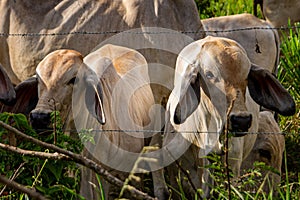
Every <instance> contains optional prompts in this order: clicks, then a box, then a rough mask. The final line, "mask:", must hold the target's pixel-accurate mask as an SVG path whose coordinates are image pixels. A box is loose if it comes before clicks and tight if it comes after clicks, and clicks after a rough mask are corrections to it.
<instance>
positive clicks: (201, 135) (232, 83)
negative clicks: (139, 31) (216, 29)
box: [163, 36, 295, 199]
mask: <svg viewBox="0 0 300 200" xmlns="http://www.w3.org/2000/svg"><path fill="white" fill-rule="evenodd" d="M252 99H253V100H254V101H255V102H254V101H253V100H252ZM256 103H257V104H259V105H262V106H264V107H266V108H269V109H271V110H275V111H277V112H278V113H280V114H283V115H292V114H293V113H294V112H295V102H294V100H293V99H292V97H291V96H290V95H289V93H288V92H287V91H286V90H285V89H284V88H283V87H282V85H281V84H280V83H279V81H278V80H277V79H276V78H275V77H274V76H273V75H272V74H271V73H270V72H269V71H268V70H265V69H263V68H261V67H259V66H257V65H254V64H251V62H250V61H249V59H248V57H247V54H246V52H245V50H244V49H243V47H242V46H241V45H239V44H238V43H237V42H235V41H233V40H230V39H226V38H219V37H211V36H208V37H206V38H205V39H202V40H198V41H195V42H193V43H191V44H190V45H188V46H186V47H185V48H184V49H183V50H182V51H181V53H180V54H179V56H178V59H177V63H176V71H175V79H174V89H173V91H172V93H171V95H170V98H169V100H168V103H167V111H166V120H167V121H166V128H165V138H164V144H163V148H165V149H166V151H168V154H166V155H164V159H165V160H167V159H169V160H172V159H173V161H175V160H176V158H179V159H178V160H177V161H176V162H177V163H178V164H180V165H181V167H180V168H181V169H183V170H186V171H188V174H189V175H188V176H189V177H190V178H189V179H186V178H183V177H184V176H185V175H181V177H182V178H181V179H180V180H179V181H180V182H181V185H182V187H183V189H184V191H185V192H186V193H185V194H186V195H187V196H188V199H193V198H194V194H195V191H194V190H193V188H194V189H197V188H202V189H204V192H205V193H204V195H205V196H206V195H207V194H208V190H207V185H206V184H207V182H206V181H209V180H208V173H206V172H205V171H203V166H204V163H205V162H206V161H205V160H204V159H202V158H203V156H205V155H206V154H207V153H209V152H211V151H219V150H220V143H219V135H220V134H221V133H222V132H223V130H224V126H225V123H226V122H227V120H226V117H227V115H228V116H229V119H228V124H229V126H228V128H229V131H231V132H257V131H258V121H259V119H258V116H259V106H258V105H257V104H256ZM173 132H175V133H173ZM246 137H252V138H251V139H249V138H248V139H246ZM255 138H256V135H254V134H248V135H246V136H244V137H238V138H236V137H234V138H231V141H230V145H229V164H230V167H231V168H232V170H233V172H234V173H235V175H237V176H239V174H240V167H241V163H242V161H243V160H244V159H245V158H246V157H247V156H248V154H249V153H250V151H251V149H252V147H253V145H254V142H255ZM186 149H187V151H185V150H186ZM167 171H168V175H169V177H170V178H171V180H170V184H171V185H172V187H175V188H178V182H176V175H177V174H178V170H177V166H176V165H175V164H174V163H173V164H172V165H171V166H170V167H168V168H167ZM173 198H178V196H176V194H175V193H174V196H173Z"/></svg>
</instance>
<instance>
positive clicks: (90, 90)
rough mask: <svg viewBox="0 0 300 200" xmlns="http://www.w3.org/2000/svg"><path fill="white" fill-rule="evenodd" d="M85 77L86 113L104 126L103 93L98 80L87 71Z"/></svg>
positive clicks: (92, 73) (93, 74)
mask: <svg viewBox="0 0 300 200" xmlns="http://www.w3.org/2000/svg"><path fill="white" fill-rule="evenodd" d="M89 71H90V72H89V73H88V75H86V76H85V81H86V94H85V103H86V107H87V109H88V111H89V112H90V113H91V114H92V115H93V116H94V117H95V118H96V119H97V121H98V122H99V123H100V124H102V125H103V124H105V122H106V120H105V114H104V108H103V93H102V87H101V84H100V80H99V79H98V78H97V75H96V74H95V73H94V72H92V70H89Z"/></svg>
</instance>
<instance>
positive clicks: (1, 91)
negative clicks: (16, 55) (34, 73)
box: [0, 64, 16, 105]
mask: <svg viewBox="0 0 300 200" xmlns="http://www.w3.org/2000/svg"><path fill="white" fill-rule="evenodd" d="M15 99H16V92H15V90H14V87H13V85H12V83H11V81H10V79H9V77H8V75H7V73H6V72H5V71H4V69H3V67H2V65H1V64H0V101H1V102H3V103H4V104H6V105H12V104H13V103H14V102H15Z"/></svg>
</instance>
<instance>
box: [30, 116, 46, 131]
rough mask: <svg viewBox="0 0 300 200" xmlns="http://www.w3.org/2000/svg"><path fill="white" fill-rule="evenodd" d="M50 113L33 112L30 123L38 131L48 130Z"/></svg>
mask: <svg viewBox="0 0 300 200" xmlns="http://www.w3.org/2000/svg"><path fill="white" fill-rule="evenodd" d="M50 119H51V117H50V113H44V112H31V113H30V114H29V121H30V124H31V126H32V127H33V128H34V129H36V130H38V129H47V128H48V126H49V125H50Z"/></svg>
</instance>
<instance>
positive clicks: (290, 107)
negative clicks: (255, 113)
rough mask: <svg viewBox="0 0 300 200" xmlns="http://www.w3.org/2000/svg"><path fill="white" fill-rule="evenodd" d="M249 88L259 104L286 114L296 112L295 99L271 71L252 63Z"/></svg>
mask: <svg viewBox="0 0 300 200" xmlns="http://www.w3.org/2000/svg"><path fill="white" fill-rule="evenodd" d="M248 88H249V92H250V95H251V97H252V99H253V100H254V101H255V102H256V103H258V104H259V105H261V106H263V107H265V108H267V109H270V110H273V111H276V112H278V113H279V114H281V115H284V116H290V115H293V114H295V112H296V105H295V101H294V99H293V98H292V96H291V95H290V94H289V93H288V91H287V90H286V89H285V88H284V87H283V86H282V85H281V84H280V82H279V81H278V80H277V79H276V78H275V77H274V76H273V75H272V74H271V73H270V72H269V71H267V70H265V69H263V68H261V67H259V66H257V65H254V64H252V65H251V69H250V72H249V75H248Z"/></svg>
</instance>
